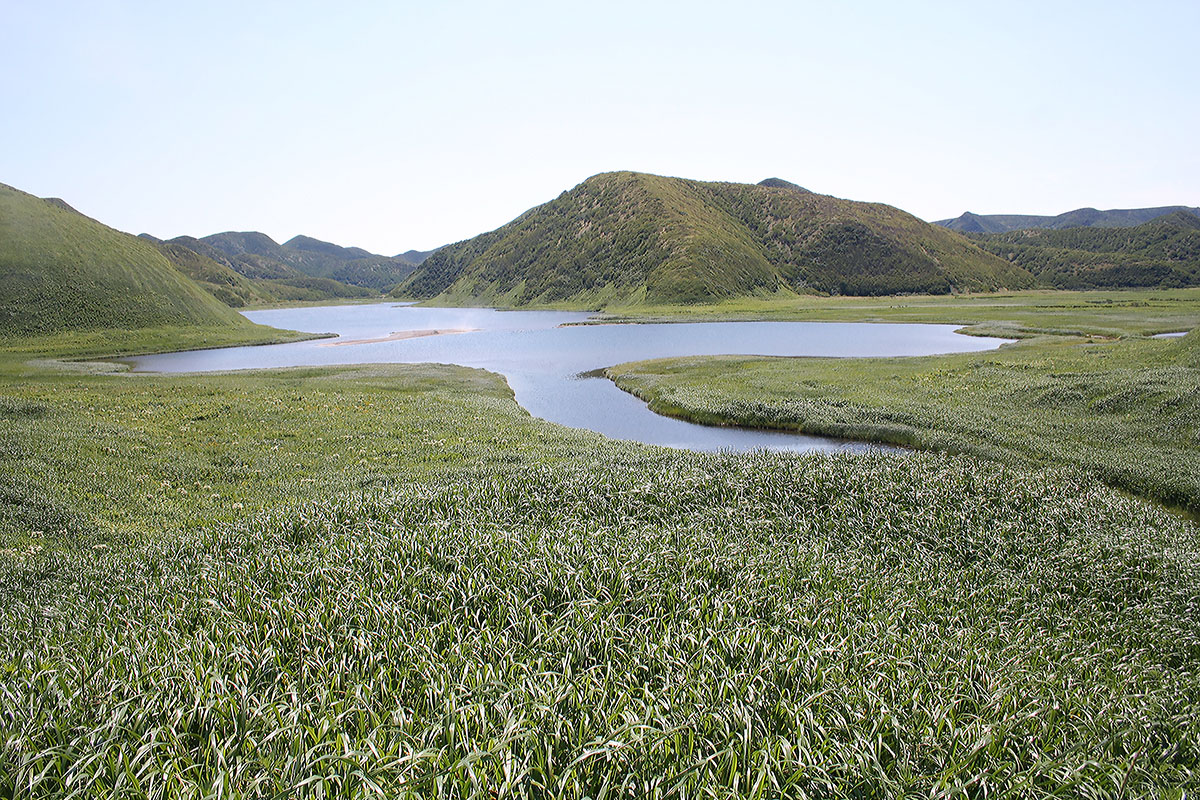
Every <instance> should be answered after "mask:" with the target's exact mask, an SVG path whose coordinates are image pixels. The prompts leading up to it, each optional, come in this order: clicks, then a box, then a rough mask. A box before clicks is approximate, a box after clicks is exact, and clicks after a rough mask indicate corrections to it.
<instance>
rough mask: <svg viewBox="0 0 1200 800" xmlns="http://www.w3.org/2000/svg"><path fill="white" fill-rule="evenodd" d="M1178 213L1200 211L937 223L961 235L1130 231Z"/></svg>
mask: <svg viewBox="0 0 1200 800" xmlns="http://www.w3.org/2000/svg"><path fill="white" fill-rule="evenodd" d="M1177 211H1187V212H1191V213H1193V214H1195V213H1200V208H1188V207H1187V206H1160V207H1158V208H1113V209H1109V210H1107V211H1100V210H1097V209H1095V208H1077V209H1075V210H1074V211H1068V212H1066V213H1065V214H1058V215H1056V216H1052V217H1046V216H1037V215H1033V214H972V213H971V212H970V211H967V212H966V213H964V214H962V215H960V216H957V217H955V218H954V219H940V220H938V221H937V222H935V223H933V224H934V225H941V226H942V227H944V228H949V229H950V230H952V231H958V232H959V233H1007V232H1009V231H1022V230H1031V229H1034V228H1039V229H1045V230H1063V229H1066V228H1130V227H1133V226H1135V225H1141V224H1143V223H1146V222H1149V221H1151V220H1153V219H1158V218H1159V217H1164V216H1166V215H1168V214H1173V213H1175V212H1177Z"/></svg>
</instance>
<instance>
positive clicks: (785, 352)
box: [130, 303, 1006, 451]
mask: <svg viewBox="0 0 1200 800" xmlns="http://www.w3.org/2000/svg"><path fill="white" fill-rule="evenodd" d="M246 316H247V317H249V318H250V319H251V320H253V321H254V322H260V323H262V324H264V325H272V326H274V327H277V328H286V329H290V330H300V331H312V332H315V333H325V332H330V333H337V334H339V336H340V337H341V340H342V341H346V340H357V339H373V338H380V337H386V336H388V335H390V334H393V333H396V332H399V331H423V330H432V329H437V330H448V329H449V330H454V329H476V330H474V332H471V333H458V334H453V335H441V336H426V337H421V338H412V339H403V340H393V341H382V342H373V343H363V344H348V345H344V346H337V347H331V346H329V344H330V342H331V341H336V340H329V339H326V340H318V341H310V342H296V343H293V344H281V345H270V346H265V347H231V348H225V349H220V350H197V351H193V352H187V353H167V354H163V355H153V356H142V357H139V358H135V359H130V361H132V362H133V364H134V368H135V369H136V370H138V371H155V372H209V371H216V370H236V369H261V368H265V367H292V366H316V365H335V364H369V363H379V362H392V363H408V364H412V363H422V362H434V363H443V364H460V365H462V366H467V367H481V368H483V369H487V370H491V371H492V372H498V373H500V374H501V375H503V376H504V377H505V378H506V379H507V380H508V383H509V386H511V387H512V389H513V392H514V393H515V394H516V397H517V402H519V403H520V404H521V405H522V406H523V407H524V408H525V409H526V410H528V411H529V412H530V413H531V414H534V415H535V416H538V417H541V418H543V419H546V420H549V421H551V422H557V423H559V424H562V425H569V426H571V427H575V428H586V429H589V430H593V431H597V432H598V433H602V434H604V435H605V436H609V437H612V438H614V439H629V440H633V441H639V442H645V443H647V444H658V445H666V446H668V447H680V448H687V449H691V450H710V451H711V450H736V451H746V450H756V449H768V450H861V449H864V448H866V447H867V445H863V444H859V443H851V442H845V441H841V440H836V439H826V438H823V437H816V436H800V435H796V434H788V433H776V432H770V431H753V430H743V429H736V428H717V427H709V426H703V425H695V424H692V423H689V422H683V421H680V420H675V419H669V418H667V417H662V416H659V415H658V414H655V413H653V412H652V411H650V410H649V409H648V408H647V407H646V404H645V403H643V402H642V401H641V400H638V399H637V398H635V397H633V396H632V395H630V394H627V393H626V392H623V391H621V390H620V389H618V388H617V387H616V386H615V385H614V384H613V383H612V382H611V381H609V380H607V379H606V378H589V377H582V376H581V373H586V372H590V371H592V370H596V369H599V368H602V367H609V366H613V365H614V364H621V363H623V362H626V361H640V360H642V359H647V358H665V357H669V356H689V355H738V354H744V355H771V356H842V357H853V356H859V357H861V356H912V355H931V354H935V353H957V352H966V351H978V350H991V349H994V348H996V347H998V346H1000V345H1001V344H1003V343H1004V342H1005V341H1006V340H1004V339H991V338H981V337H976V336H962V335H960V334H956V333H954V329H955V327H956V326H953V325H912V324H875V323H841V322H704V323H677V324H654V325H583V326H570V327H560V326H562V325H564V324H565V323H571V322H581V321H583V320H585V319H587V318H588V316H589V315H588V314H587V313H584V312H558V311H495V310H493V309H483V308H416V307H410V306H404V305H396V304H394V303H377V304H370V305H353V306H328V307H315V308H287V309H272V310H269V311H252V312H248V313H247V314H246Z"/></svg>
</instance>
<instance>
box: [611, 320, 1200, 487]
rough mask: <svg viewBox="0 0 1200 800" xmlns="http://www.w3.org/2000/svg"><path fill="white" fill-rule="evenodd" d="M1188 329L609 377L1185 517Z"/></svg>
mask: <svg viewBox="0 0 1200 800" xmlns="http://www.w3.org/2000/svg"><path fill="white" fill-rule="evenodd" d="M1197 335H1198V334H1196V333H1193V334H1192V335H1191V336H1188V337H1184V338H1180V339H1173V340H1145V339H1129V340H1123V341H1116V342H1092V343H1084V342H1080V341H1078V340H1075V341H1071V340H1062V339H1038V340H1031V341H1029V342H1023V343H1021V344H1019V345H1012V346H1007V347H1004V348H1001V349H1000V350H997V351H994V352H988V353H972V354H963V355H951V356H928V357H920V358H900V359H818V358H760V357H740V356H735V357H711V358H710V357H697V358H685V359H666V360H660V361H647V362H640V363H636V364H627V365H621V366H618V367H613V368H611V369H609V370H608V371H607V374H608V375H609V376H611V377H612V378H613V379H614V380H615V381H616V382H617V385H619V386H620V387H621V388H623V389H625V390H627V391H630V392H633V393H634V394H636V395H638V396H639V397H641V398H642V399H644V400H647V401H648V402H649V403H650V406H651V408H652V409H654V410H656V411H659V412H660V413H664V414H670V415H674V416H679V417H682V418H685V419H690V420H694V421H698V422H703V423H708V424H718V425H720V424H735V425H746V426H749V427H762V428H776V429H782V430H798V431H804V432H806V433H812V434H824V435H831V436H843V437H847V438H852V439H860V440H867V441H878V442H888V443H892V444H901V445H906V446H910V447H919V448H924V449H933V450H941V451H945V452H953V453H969V454H971V455H977V456H983V457H986V458H991V459H996V460H1001V461H1005V462H1008V463H1012V464H1015V465H1018V466H1023V467H1035V468H1036V467H1043V466H1047V465H1063V466H1070V467H1074V468H1078V469H1082V470H1084V471H1086V472H1087V473H1089V474H1091V475H1094V476H1096V477H1097V478H1099V479H1100V480H1103V481H1105V482H1106V483H1108V484H1110V485H1112V486H1116V487H1119V488H1121V489H1124V490H1126V491H1129V492H1132V493H1134V494H1138V495H1141V496H1143V497H1149V498H1153V499H1157V500H1161V501H1164V502H1166V503H1169V504H1173V505H1177V506H1181V507H1184V508H1188V509H1191V510H1193V511H1196V510H1200V356H1198V352H1200V351H1198V349H1197V342H1200V340H1198V339H1197Z"/></svg>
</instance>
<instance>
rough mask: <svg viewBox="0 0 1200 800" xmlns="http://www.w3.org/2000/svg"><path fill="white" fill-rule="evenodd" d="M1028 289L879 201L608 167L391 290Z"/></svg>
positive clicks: (601, 299)
mask: <svg viewBox="0 0 1200 800" xmlns="http://www.w3.org/2000/svg"><path fill="white" fill-rule="evenodd" d="M1031 284H1032V277H1031V276H1030V275H1029V274H1028V273H1026V272H1025V271H1024V270H1022V269H1020V268H1019V267H1015V266H1013V265H1010V264H1008V263H1007V262H1005V261H1003V260H1001V259H998V258H996V257H995V256H993V255H990V254H988V253H985V252H983V251H982V250H980V249H979V248H977V247H976V246H975V245H973V244H971V243H970V242H969V241H967V240H966V239H964V238H962V237H961V236H959V235H957V234H955V233H952V232H950V231H947V230H945V229H943V228H937V227H935V226H932V225H929V224H928V223H925V222H922V221H921V220H919V219H917V218H916V217H913V216H911V215H910V214H906V213H904V212H903V211H900V210H898V209H895V208H892V207H890V206H885V205H880V204H874V203H856V202H852V201H849V200H840V199H837V198H834V197H829V196H826V195H819V194H813V193H811V192H808V191H806V190H804V189H801V188H800V187H797V186H795V185H794V184H789V183H787V182H786V181H781V180H779V179H768V181H765V182H764V184H759V185H747V184H736V183H705V182H701V181H692V180H685V179H681V178H669V177H662V176H657V175H646V174H642V173H634V172H614V173H605V174H601V175H597V176H594V177H592V178H589V179H588V180H586V181H584V182H583V183H581V184H579V185H578V186H576V187H575V188H573V189H571V190H570V191H567V192H563V193H562V194H561V195H559V197H558V198H556V199H555V200H552V201H551V202H549V203H546V204H544V205H541V206H538V207H536V208H533V209H531V210H529V211H527V212H526V213H525V214H523V215H521V216H520V217H518V218H517V219H516V220H514V221H513V222H510V223H509V224H507V225H505V226H503V227H501V228H499V229H497V230H495V231H492V232H490V233H486V234H483V235H481V236H477V237H475V238H474V239H468V240H466V241H463V242H459V243H457V244H453V245H448V246H446V247H443V248H441V249H439V250H437V251H436V252H435V253H434V254H433V255H431V256H430V257H429V258H428V259H427V260H426V261H425V262H424V263H423V264H421V265H420V266H419V267H418V268H417V270H416V271H415V272H414V273H413V275H412V277H410V278H409V279H408V280H407V281H406V282H404V283H403V284H401V285H400V286H399V287H397V288H396V290H395V291H394V293H393V294H395V295H396V296H411V297H417V298H422V299H425V298H432V297H435V296H442V297H443V298H444V299H447V300H463V301H470V300H476V301H487V302H504V303H507V304H512V305H529V304H544V303H556V302H568V303H579V304H588V305H611V304H628V303H637V302H649V303H692V302H704V301H712V300H720V299H723V298H731V297H738V296H746V295H755V294H759V295H762V294H773V293H776V292H780V291H783V292H811V291H817V292H830V293H838V294H890V293H895V292H931V293H945V292H950V291H953V290H960V289H977V290H984V289H995V288H1000V287H1013V288H1015V287H1021V286H1028V285H1031Z"/></svg>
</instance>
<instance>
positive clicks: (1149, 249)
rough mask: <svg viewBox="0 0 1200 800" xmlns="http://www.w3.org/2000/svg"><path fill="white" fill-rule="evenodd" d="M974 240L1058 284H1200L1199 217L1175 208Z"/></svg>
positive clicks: (1066, 286)
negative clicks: (1123, 223) (1096, 224)
mask: <svg viewBox="0 0 1200 800" xmlns="http://www.w3.org/2000/svg"><path fill="white" fill-rule="evenodd" d="M972 239H973V241H975V243H976V244H978V245H979V246H980V247H982V248H983V249H985V250H988V251H990V252H992V253H994V254H996V255H998V256H1000V257H1001V258H1004V259H1006V260H1007V261H1009V262H1010V263H1012V264H1014V265H1016V266H1019V267H1022V268H1023V269H1027V270H1029V271H1030V272H1032V273H1033V274H1034V275H1036V276H1037V278H1038V281H1039V282H1041V283H1042V284H1043V285H1046V286H1050V287H1054V288H1059V289H1095V288H1120V287H1182V286H1200V217H1197V216H1196V215H1195V214H1191V213H1188V212H1186V211H1176V212H1173V213H1171V214H1167V215H1165V216H1161V217H1158V218H1157V219H1155V220H1153V221H1152V222H1146V223H1143V224H1141V225H1137V226H1135V227H1131V228H1090V227H1081V228H1068V229H1064V230H1026V231H1013V232H1010V233H1001V234H992V235H978V236H974V237H972Z"/></svg>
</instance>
